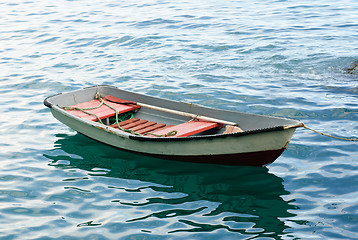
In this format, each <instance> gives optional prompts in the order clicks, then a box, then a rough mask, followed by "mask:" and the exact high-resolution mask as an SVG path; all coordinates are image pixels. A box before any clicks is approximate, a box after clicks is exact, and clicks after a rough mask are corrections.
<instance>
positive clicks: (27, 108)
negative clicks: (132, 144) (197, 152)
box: [0, 0, 358, 240]
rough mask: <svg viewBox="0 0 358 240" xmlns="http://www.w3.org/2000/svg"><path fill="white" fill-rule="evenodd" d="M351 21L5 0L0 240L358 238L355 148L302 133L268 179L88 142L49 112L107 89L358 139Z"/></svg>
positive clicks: (73, 0) (334, 15) (271, 5)
mask: <svg viewBox="0 0 358 240" xmlns="http://www.w3.org/2000/svg"><path fill="white" fill-rule="evenodd" d="M357 13H358V2H357V1H356V0H342V1H333V0H326V1H322V0H317V1H306V0H303V1H288V0H286V1H285V0H267V1H265V0H258V1H249V0H241V1H212V0H208V1H200V0H199V1H185V0H184V1H182V0H179V1H166V0H144V1H123V0H122V1H121V0H119V1H114V0H102V1H93V0H87V1H84V0H38V1H33V0H3V1H1V2H0V70H1V71H0V105H1V108H0V109H1V110H0V136H1V137H0V150H1V151H0V239H6V240H10V239H185V240H189V239H203V240H204V239H205V240H209V239H215V240H217V239H225V240H229V239H356V238H358V143H357V142H351V141H341V140H337V139H332V138H328V137H324V136H321V135H319V134H316V133H313V132H311V131H308V130H306V129H302V128H300V129H297V131H296V133H295V135H294V137H293V138H292V140H291V143H290V144H289V145H288V148H287V150H286V151H285V152H284V153H283V155H282V156H281V157H280V158H278V159H277V160H276V161H275V162H274V163H273V164H271V165H269V166H267V167H243V166H241V167H240V166H237V167H229V166H220V165H210V164H194V163H181V162H175V161H165V160H160V159H155V158H149V157H143V156H141V155H137V154H132V153H128V152H124V151H121V150H117V149H114V148H111V147H108V146H105V145H103V144H100V143H97V142H95V141H93V140H90V139H88V138H86V137H84V136H82V135H80V134H78V133H76V132H74V131H73V130H71V129H69V128H68V127H67V126H65V125H63V124H62V123H60V122H58V121H57V120H56V119H54V118H53V117H52V115H51V114H50V111H49V109H48V108H46V107H45V106H44V105H43V103H42V102H43V100H44V99H45V98H46V97H47V96H50V95H54V94H57V93H60V92H67V91H72V90H77V89H81V88H83V87H88V86H93V85H98V84H108V85H113V86H116V87H119V88H123V89H126V90H131V91H136V92H139V93H143V94H148V95H151V96H156V97H163V98H168V99H172V100H177V101H185V102H191V103H196V104H201V105H205V106H209V107H216V108H221V109H227V110H237V111H245V112H250V113H258V114H269V115H274V116H280V117H289V118H295V119H300V120H301V121H303V122H304V123H305V124H306V125H308V126H309V127H311V128H314V129H316V130H318V131H322V132H325V133H328V134H332V135H335V136H340V137H357V136H358V69H357V70H355V71H353V72H352V73H351V74H349V73H347V69H348V68H352V67H353V66H354V64H355V62H356V61H357V60H358V44H357V42H358V14H357ZM218 117H220V116H218ZM222 117H223V118H224V116H222Z"/></svg>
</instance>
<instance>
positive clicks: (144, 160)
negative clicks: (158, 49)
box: [45, 134, 295, 239]
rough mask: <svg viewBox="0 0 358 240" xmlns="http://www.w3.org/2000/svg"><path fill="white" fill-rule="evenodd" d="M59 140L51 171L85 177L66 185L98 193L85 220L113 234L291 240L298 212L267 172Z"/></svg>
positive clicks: (87, 205)
mask: <svg viewBox="0 0 358 240" xmlns="http://www.w3.org/2000/svg"><path fill="white" fill-rule="evenodd" d="M57 137H58V140H57V141H56V144H55V148H54V149H53V150H51V151H49V152H48V153H47V154H45V157H47V158H48V159H50V165H52V166H55V167H57V168H63V171H71V172H72V173H73V174H74V175H76V174H77V175H79V176H78V178H77V180H76V177H74V178H72V180H69V179H63V181H66V189H70V188H72V189H81V188H85V189H87V190H83V191H87V192H89V193H91V194H92V195H91V196H86V197H83V198H84V199H82V200H83V201H81V199H79V201H78V202H81V204H83V206H81V207H80V208H82V209H86V211H91V212H92V214H91V216H95V217H92V219H81V221H83V222H85V223H88V222H89V223H92V221H93V222H96V223H97V226H96V227H104V228H107V229H108V231H109V232H110V233H116V231H118V233H119V232H122V234H133V231H134V232H135V230H133V229H136V228H137V229H138V231H137V233H138V234H159V235H166V234H169V235H172V236H176V237H179V238H180V236H183V239H184V238H187V237H188V236H191V235H192V234H199V235H195V238H196V239H198V238H200V237H203V238H205V236H206V235H205V234H211V235H210V236H212V237H214V236H215V235H216V234H215V233H217V234H220V236H222V237H223V236H227V237H235V236H241V237H243V238H246V237H253V236H262V237H274V236H280V235H285V234H287V230H288V229H287V228H288V227H287V226H286V225H285V224H284V221H285V219H287V218H291V217H293V216H294V215H293V214H292V213H290V212H289V210H290V209H293V208H294V207H295V206H293V205H292V204H290V203H288V202H286V201H284V200H283V199H282V198H281V196H283V195H287V194H289V192H287V191H286V190H284V187H283V185H282V179H281V178H279V177H277V176H275V175H273V174H270V173H269V172H268V169H267V168H263V167H249V166H248V167H245V166H220V165H212V164H195V163H186V162H178V161H168V160H161V159H156V158H150V157H145V156H142V155H137V154H134V153H128V152H125V151H121V150H118V149H115V148H112V147H109V146H105V145H103V144H99V143H97V142H95V141H93V140H91V139H88V138H86V137H84V136H82V135H80V134H76V135H73V136H69V135H60V134H59V135H57ZM64 161H65V162H66V164H63V163H64ZM75 172H77V173H75ZM71 184H72V186H71ZM69 185H70V187H69ZM88 189H90V190H88ZM92 198H93V199H92ZM99 206H101V207H99ZM86 220H88V221H87V222H86ZM79 226H81V225H79ZM119 229H121V230H119ZM125 229H127V233H124V232H125V231H126V230H125ZM129 229H132V230H131V232H130V233H128V231H129ZM285 229H286V230H285ZM183 234H184V235H183ZM185 234H187V235H185ZM192 236H194V235H192ZM207 236H209V235H207ZM216 237H217V236H216Z"/></svg>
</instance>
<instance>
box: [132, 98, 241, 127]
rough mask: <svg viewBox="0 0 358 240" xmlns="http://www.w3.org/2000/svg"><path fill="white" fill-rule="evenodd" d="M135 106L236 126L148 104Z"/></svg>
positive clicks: (232, 123)
mask: <svg viewBox="0 0 358 240" xmlns="http://www.w3.org/2000/svg"><path fill="white" fill-rule="evenodd" d="M136 104H137V105H138V106H141V107H145V108H150V109H153V110H157V111H161V112H166V113H172V114H176V115H180V116H184V117H190V118H193V119H199V120H203V121H208V122H216V123H222V124H226V125H233V126H237V125H238V124H237V123H234V122H229V121H225V120H221V119H217V118H212V117H205V116H200V115H197V114H193V113H187V112H181V111H177V110H172V109H168V108H162V107H157V106H153V105H149V104H145V103H139V102H137V103H136Z"/></svg>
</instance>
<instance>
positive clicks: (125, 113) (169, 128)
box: [64, 95, 242, 137]
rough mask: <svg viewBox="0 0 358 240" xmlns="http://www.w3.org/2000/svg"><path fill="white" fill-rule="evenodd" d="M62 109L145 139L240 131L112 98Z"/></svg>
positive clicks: (239, 130)
mask: <svg viewBox="0 0 358 240" xmlns="http://www.w3.org/2000/svg"><path fill="white" fill-rule="evenodd" d="M64 109H65V110H66V111H67V112H69V113H71V114H73V115H75V116H78V117H81V118H85V119H87V120H91V121H95V122H100V123H102V124H104V125H107V126H110V127H113V128H119V129H120V130H123V131H126V132H130V133H132V134H135V135H141V136H147V137H188V136H193V135H212V134H222V133H234V132H241V131H242V130H241V129H240V128H239V127H236V126H229V125H226V126H225V128H224V124H222V123H218V122H214V121H203V120H199V119H193V118H190V117H187V116H180V115H176V114H171V113H163V112H159V111H158V110H155V109H150V108H146V107H141V106H139V105H137V104H136V103H135V102H131V101H127V100H124V99H120V98H117V97H114V96H111V95H107V96H105V97H103V98H102V99H95V100H91V101H87V102H82V103H79V104H75V105H72V106H70V107H65V108H64Z"/></svg>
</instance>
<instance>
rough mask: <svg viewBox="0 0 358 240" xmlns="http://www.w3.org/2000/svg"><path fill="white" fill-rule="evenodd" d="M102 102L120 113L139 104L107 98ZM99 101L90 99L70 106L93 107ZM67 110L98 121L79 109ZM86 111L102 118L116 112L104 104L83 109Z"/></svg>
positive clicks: (135, 107) (133, 108) (136, 107)
mask: <svg viewBox="0 0 358 240" xmlns="http://www.w3.org/2000/svg"><path fill="white" fill-rule="evenodd" d="M109 96H110V95H108V96H107V97H109ZM107 97H106V98H107ZM120 100H121V101H123V102H126V100H122V99H120ZM104 102H105V103H106V104H108V105H109V106H111V107H113V108H115V109H116V110H117V111H118V113H119V114H121V113H125V112H129V111H133V110H135V109H138V108H140V106H138V105H135V104H119V103H114V102H112V101H108V100H104ZM100 103H101V102H100V101H99V100H92V101H89V102H84V103H79V104H76V105H72V106H71V107H78V108H82V109H83V108H93V107H97V106H98V105H99V104H100ZM67 111H68V112H70V113H72V114H74V115H76V116H78V117H81V118H86V119H88V120H92V121H98V119H97V117H96V116H94V115H89V114H87V113H84V112H82V111H81V110H67ZM85 111H86V112H89V113H92V114H96V115H97V116H98V117H99V119H104V118H108V117H112V116H114V115H115V114H116V112H115V111H114V110H113V109H111V108H110V107H108V106H106V105H104V104H103V105H102V106H100V107H99V108H95V109H92V110H85Z"/></svg>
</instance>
